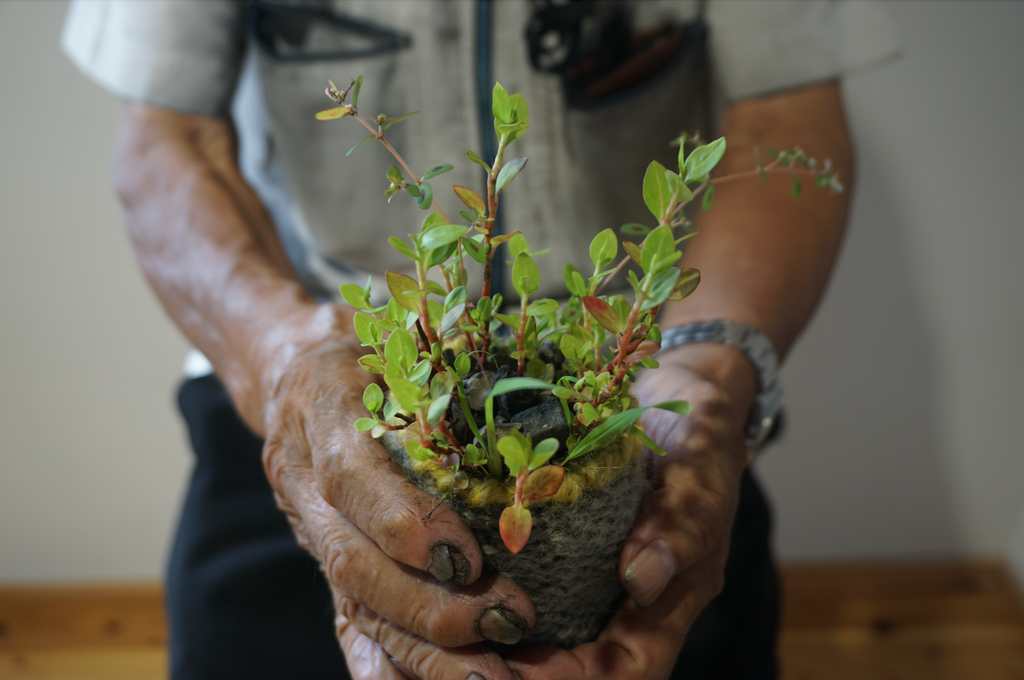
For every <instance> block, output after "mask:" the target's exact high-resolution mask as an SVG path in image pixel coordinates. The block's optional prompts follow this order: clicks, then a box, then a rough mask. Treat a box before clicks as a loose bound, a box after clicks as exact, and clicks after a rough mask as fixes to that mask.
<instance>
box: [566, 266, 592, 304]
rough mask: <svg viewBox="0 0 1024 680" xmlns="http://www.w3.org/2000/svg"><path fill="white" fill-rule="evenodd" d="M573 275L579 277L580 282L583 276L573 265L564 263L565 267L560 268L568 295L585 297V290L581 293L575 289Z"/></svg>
mask: <svg viewBox="0 0 1024 680" xmlns="http://www.w3.org/2000/svg"><path fill="white" fill-rule="evenodd" d="M574 273H575V274H576V275H577V276H579V277H580V281H582V280H583V275H582V274H581V273H580V270H579V269H577V268H576V266H575V265H572V264H569V263H568V262H566V263H565V266H564V267H562V278H563V279H565V287H566V289H567V290H568V291H569V294H570V295H577V296H582V295H586V294H587V291H586V290H583V291H581V290H578V289H577V288H576V282H575V281H574V280H573V274H574Z"/></svg>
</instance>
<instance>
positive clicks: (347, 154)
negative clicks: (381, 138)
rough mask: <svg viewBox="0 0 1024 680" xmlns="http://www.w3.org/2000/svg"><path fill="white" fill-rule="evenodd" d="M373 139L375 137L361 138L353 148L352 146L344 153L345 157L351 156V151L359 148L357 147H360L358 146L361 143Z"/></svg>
mask: <svg viewBox="0 0 1024 680" xmlns="http://www.w3.org/2000/svg"><path fill="white" fill-rule="evenodd" d="M374 137H375V135H366V136H365V137H363V138H362V139H360V140H359V141H358V142H356V145H355V146H353V147H352V148H351V149H349V150H348V151H346V152H345V155H346V156H349V155H351V154H352V152H353V151H355V150H356V149H358V148H359V145H360V144H362V143H363V142H365V141H366V140H368V139H373V138H374Z"/></svg>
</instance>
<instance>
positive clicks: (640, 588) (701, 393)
mask: <svg viewBox="0 0 1024 680" xmlns="http://www.w3.org/2000/svg"><path fill="white" fill-rule="evenodd" d="M659 360H660V361H661V368H659V369H657V370H656V371H649V372H647V374H646V375H645V376H643V377H641V379H640V381H639V383H638V384H637V385H636V388H635V390H636V392H635V393H636V395H637V397H638V398H639V399H640V402H641V404H642V405H648V404H655V403H658V402H661V401H668V400H674V399H684V400H686V401H688V402H690V405H691V412H690V414H689V415H688V416H686V417H682V416H678V415H676V414H674V413H670V412H667V411H662V410H660V409H651V410H650V411H648V412H647V413H646V414H645V417H644V428H645V430H646V431H647V433H648V434H649V435H650V436H651V437H652V438H653V439H654V440H655V441H656V442H658V444H660V445H661V446H662V448H664V449H665V450H666V451H667V452H668V456H666V457H664V458H656V459H655V461H654V488H653V490H652V491H651V493H650V494H648V496H647V498H646V500H645V501H644V505H643V507H642V509H641V512H640V515H639V517H638V518H637V521H636V523H635V524H634V526H633V530H632V533H631V534H630V537H629V538H628V539H627V541H626V544H625V546H624V548H623V551H622V559H621V562H620V575H621V577H622V580H623V583H624V584H625V586H626V589H627V591H628V592H629V597H626V598H623V603H622V606H621V607H620V609H619V611H618V612H617V613H616V614H615V615H614V616H613V617H612V619H611V621H609V623H608V625H607V626H606V627H605V629H604V630H603V631H602V632H601V635H600V636H599V637H598V639H597V640H595V641H594V642H590V643H587V644H583V645H580V646H579V647H576V648H574V649H571V650H563V649H560V648H558V647H552V646H534V647H524V648H521V649H516V650H514V651H513V652H511V653H510V654H509V655H508V658H507V661H508V663H509V666H510V667H511V668H512V669H513V670H515V671H516V672H517V673H519V674H520V675H521V677H522V678H524V680H570V679H575V678H609V679H611V678H615V679H616V680H626V679H632V678H637V679H639V678H643V679H644V680H656V679H659V678H668V677H669V675H670V673H671V672H672V669H673V667H674V666H675V663H676V658H677V656H678V655H679V651H680V649H682V646H683V641H684V640H685V638H686V634H687V632H688V631H689V629H690V626H691V625H692V624H693V622H694V620H695V619H696V618H697V615H698V614H700V612H701V610H703V608H704V607H705V606H706V605H707V604H708V602H710V601H711V600H712V598H714V597H715V596H716V595H717V594H718V593H719V592H720V591H721V589H722V586H723V584H724V567H725V561H726V557H727V556H728V552H729V535H730V530H731V528H732V522H733V517H734V515H735V512H736V504H737V500H738V494H739V485H740V476H741V474H742V472H743V469H744V467H745V466H746V463H747V451H746V447H745V445H744V442H743V434H742V433H743V425H744V423H745V422H746V416H747V413H748V410H749V407H750V404H751V403H752V401H753V396H754V393H755V390H756V377H755V375H754V371H753V368H752V367H751V366H750V364H749V362H747V361H746V359H745V358H744V357H743V356H742V355H741V354H740V353H739V352H736V351H735V350H732V349H729V348H727V347H721V346H712V345H688V346H684V347H680V348H677V349H675V350H672V351H671V352H666V353H664V354H663V355H661V356H660V357H659Z"/></svg>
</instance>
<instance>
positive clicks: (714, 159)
mask: <svg viewBox="0 0 1024 680" xmlns="http://www.w3.org/2000/svg"><path fill="white" fill-rule="evenodd" d="M724 153H725V137H719V138H718V139H716V140H715V141H713V142H711V143H710V144H704V145H701V146H698V147H697V148H696V149H694V150H693V151H692V152H690V156H689V157H688V158H687V159H686V163H685V167H686V177H685V180H684V181H686V182H687V183H689V182H692V181H694V180H697V179H700V178H702V177H704V176H706V175H709V174H710V173H711V171H712V170H713V169H714V168H715V166H716V165H718V161H720V160H722V155H723V154H724Z"/></svg>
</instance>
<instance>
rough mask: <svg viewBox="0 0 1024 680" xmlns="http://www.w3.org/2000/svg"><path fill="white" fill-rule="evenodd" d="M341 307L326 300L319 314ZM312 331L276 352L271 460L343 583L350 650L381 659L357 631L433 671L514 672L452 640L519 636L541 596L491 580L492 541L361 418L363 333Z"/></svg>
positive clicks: (298, 528) (300, 525)
mask: <svg viewBox="0 0 1024 680" xmlns="http://www.w3.org/2000/svg"><path fill="white" fill-rule="evenodd" d="M329 316H330V314H329V310H328V311H325V310H323V309H321V310H320V311H319V312H318V317H321V318H314V319H312V320H311V321H310V322H309V324H310V325H311V326H314V327H316V326H317V325H320V326H323V325H324V324H325V323H328V322H325V320H324V318H322V317H329ZM331 324H334V321H330V322H329V323H328V325H331ZM339 325H340V324H339ZM309 337H316V338H319V339H318V340H316V341H315V342H290V343H284V344H283V345H282V344H281V343H278V345H282V346H287V347H288V349H287V350H285V351H280V350H279V351H276V352H275V355H276V356H278V357H283V358H281V359H278V360H277V361H276V362H268V363H270V364H271V365H274V364H280V368H278V369H273V368H270V369H268V371H267V372H268V374H272V373H274V372H275V371H276V372H277V373H278V374H279V375H280V378H279V379H277V380H276V381H274V382H275V386H274V387H273V390H272V396H271V398H270V400H269V401H268V402H267V406H266V408H265V413H266V414H267V417H266V423H267V424H266V445H265V447H264V452H263V458H264V465H265V468H266V471H267V475H268V477H269V479H270V482H271V485H272V487H273V488H274V492H275V495H276V498H277V501H278V504H279V506H280V507H281V508H282V509H283V510H284V511H285V513H286V514H287V516H288V518H289V521H290V522H291V524H292V528H293V529H294V531H295V534H296V536H297V537H298V540H299V542H300V544H301V545H302V546H303V547H304V548H305V549H307V550H309V551H310V552H311V553H312V554H313V555H314V556H315V557H316V558H317V559H318V560H319V561H320V564H321V567H322V568H323V570H324V573H325V574H326V576H327V580H328V581H329V583H330V585H331V588H332V590H333V594H334V600H335V604H336V609H337V613H338V614H339V619H338V626H337V628H338V634H339V638H340V640H341V641H342V642H343V646H344V648H345V649H346V651H348V652H349V653H350V654H354V655H355V657H354V658H353V659H352V660H353V661H354V662H355V661H358V664H360V665H365V664H370V665H372V664H374V663H377V661H379V659H377V657H375V656H374V655H373V654H372V653H371V650H370V649H369V648H368V647H367V643H366V641H365V640H363V638H361V637H358V636H354V635H353V629H354V630H355V631H358V632H359V633H361V634H362V636H365V637H366V638H368V639H369V640H370V641H372V642H375V643H379V644H381V645H383V647H384V648H385V649H386V650H387V652H388V655H389V656H393V657H397V658H398V660H399V661H400V662H401V663H402V664H403V665H405V666H406V667H407V668H410V669H412V670H413V672H415V673H417V674H419V675H421V677H423V678H430V679H431V680H433V678H457V679H458V680H463V679H464V678H466V677H467V676H469V675H470V674H471V673H472V672H479V673H482V674H483V675H484V676H486V677H488V678H494V679H497V678H506V679H511V677H512V676H511V672H510V671H509V670H508V669H507V667H505V665H504V663H502V662H501V660H500V658H498V656H497V655H496V654H494V653H493V652H490V651H489V650H486V649H484V648H483V647H482V646H477V647H476V649H478V652H476V653H474V652H473V651H472V650H473V649H474V647H472V646H471V647H465V648H463V649H460V650H458V652H457V653H448V652H444V651H443V649H442V647H440V645H443V646H444V647H462V646H464V645H473V643H478V642H480V641H482V640H484V639H491V640H496V641H499V642H507V643H510V642H515V641H517V640H518V638H519V637H520V636H521V634H522V632H523V631H525V630H528V629H529V628H530V627H531V626H532V625H533V620H534V611H533V605H532V603H531V602H530V600H529V598H528V597H527V596H526V594H525V593H524V592H523V591H522V590H521V589H520V588H519V587H518V586H516V585H515V584H513V583H512V582H510V581H508V580H507V579H502V578H499V577H496V576H493V575H485V576H484V577H483V578H481V577H480V572H481V566H482V555H481V552H480V548H479V546H478V545H477V544H476V541H475V540H474V538H473V535H472V533H471V532H470V531H469V529H468V527H466V525H465V524H464V523H463V522H462V520H461V519H460V518H459V517H458V516H457V515H456V514H455V513H454V512H453V511H451V510H450V509H449V508H448V507H447V506H445V505H443V504H441V505H438V503H437V501H436V500H435V499H434V498H432V497H431V496H430V495H429V494H427V493H425V492H423V491H420V490H418V489H416V488H415V487H414V486H413V485H412V484H410V483H409V482H408V480H407V479H406V477H405V474H404V472H402V470H401V468H399V467H398V465H397V464H395V463H393V462H392V461H391V458H390V456H389V455H388V454H387V452H386V451H385V450H384V449H383V447H381V446H380V445H379V444H378V443H377V442H375V441H374V440H373V439H371V438H370V437H369V436H368V435H366V434H363V433H359V432H356V431H355V430H354V429H353V428H352V422H353V421H354V420H355V419H356V418H357V417H359V416H361V415H363V414H364V412H365V408H364V407H363V406H362V393H363V389H364V388H365V386H366V385H367V384H369V383H370V382H371V380H372V378H373V376H371V375H370V374H368V373H366V372H365V371H363V370H362V369H361V368H359V367H358V366H357V364H356V361H357V360H358V358H359V356H360V355H361V354H362V353H363V350H362V348H361V347H360V346H359V343H358V341H355V340H352V339H351V338H350V337H349V335H348V333H347V331H343V330H341V329H340V328H339V329H337V330H335V329H332V328H327V329H323V328H321V329H319V330H318V331H317V332H315V333H310V334H309ZM431 511H433V513H432V515H431V518H430V520H429V521H424V520H423V518H424V517H425V516H426V515H427V514H428V513H431ZM466 584H469V585H466ZM392 622H393V623H392ZM385 660H386V657H385ZM363 676H364V677H372V676H368V675H366V674H365V673H364V674H363ZM357 677H358V676H357Z"/></svg>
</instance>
